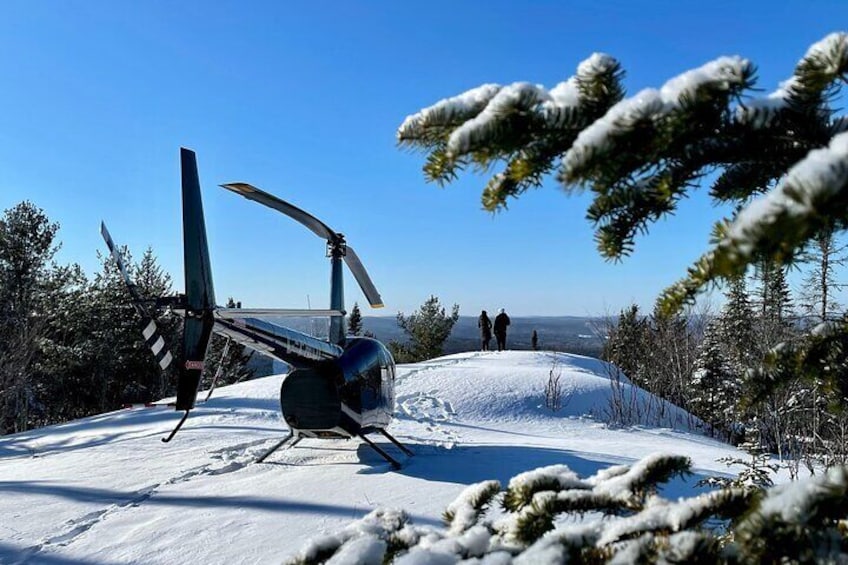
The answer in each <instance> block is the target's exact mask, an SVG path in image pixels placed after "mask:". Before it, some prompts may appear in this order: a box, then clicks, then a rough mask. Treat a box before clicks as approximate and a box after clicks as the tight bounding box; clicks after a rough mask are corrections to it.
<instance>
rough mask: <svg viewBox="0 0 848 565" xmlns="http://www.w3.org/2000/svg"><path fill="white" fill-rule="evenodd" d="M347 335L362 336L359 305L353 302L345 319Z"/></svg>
mask: <svg viewBox="0 0 848 565" xmlns="http://www.w3.org/2000/svg"><path fill="white" fill-rule="evenodd" d="M347 333H348V334H349V335H361V334H362V312H360V311H359V303H357V302H354V303H353V308H352V309H351V311H350V315H349V316H348V319H347Z"/></svg>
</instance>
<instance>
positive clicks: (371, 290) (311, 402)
mask: <svg viewBox="0 0 848 565" xmlns="http://www.w3.org/2000/svg"><path fill="white" fill-rule="evenodd" d="M180 164H181V171H182V201H183V250H184V267H185V294H180V295H177V296H169V297H162V298H160V299H157V300H156V301H155V303H154V304H153V308H155V309H157V310H158V309H162V308H166V309H169V310H170V311H172V312H174V313H176V314H177V315H180V316H182V318H183V320H182V322H183V323H182V347H181V350H180V352H179V354H177V355H176V356H175V355H174V353H173V352H172V351H171V350H170V348H169V347H168V346H167V344H166V342H165V338H164V337H163V336H162V334H161V332H160V331H159V328H158V326H157V325H156V322H155V319H154V318H155V316H154V315H153V314H152V313H151V311H150V306H151V305H150V303H149V302H146V301H145V300H143V299H142V298H141V296H140V294H139V292H138V290H137V288H136V285H135V284H134V283H133V281H132V280H131V278H130V276H129V273H128V271H127V269H126V267H125V265H124V261H123V258H122V257H121V254H120V253H119V251H118V249H117V247H116V246H115V244H114V242H113V240H112V237H111V236H110V234H109V231H108V230H107V229H106V225H105V223H101V226H100V229H101V234H102V235H103V238H104V240H105V241H106V244H107V246H108V247H109V251H110V253H111V255H112V257H113V258H114V260H115V262H116V263H117V265H118V267H119V269H120V272H121V275H122V277H123V279H124V282H125V283H126V286H127V289H128V290H129V293H130V296H131V297H132V303H133V307H134V308H135V310H136V312H137V313H138V315H139V317H140V318H141V330H142V336H143V337H144V340H145V341H146V343H147V345H148V346H149V347H150V349H151V351H152V352H153V355H154V356H155V358H156V360H157V362H158V363H159V365H160V367H161V368H162V370H165V369H167V368H168V367H169V366H170V365H171V363H172V362H174V361H176V362H177V366H176V369H177V398H176V403H175V407H176V410H177V411H184V414H183V416H182V418H181V419H180V421H179V422H178V423H177V425H176V427H175V428H174V429H173V430H172V431H171V433H170V434H169V435H168V436H167V437H164V438H162V441H163V442H166V443H167V442H169V441H171V440H172V439H173V438H174V436H175V435H176V433H177V432H178V431H179V430H180V428H181V427H182V425H183V424H184V423H185V421H186V419H187V418H188V415H189V413H190V412H191V410H192V409H193V408H194V407H195V402H196V400H197V393H198V388H199V386H200V378H201V373H202V372H203V368H204V366H205V358H206V350H207V347H208V345H209V341H210V339H211V336H212V334H213V333H217V334H220V335H222V336H224V337H225V338H226V339H227V347H228V346H229V344H230V343H238V344H242V345H245V346H247V347H249V348H251V349H253V350H255V351H257V352H258V353H260V354H262V355H266V356H269V357H271V358H273V359H277V360H279V361H283V362H285V363H287V364H289V365H290V366H291V367H292V368H293V369H292V370H291V371H290V372H289V373H288V374H287V375H286V376H285V377H284V378H283V381H282V385H281V387H280V406H281V409H282V414H283V418H284V419H285V421H286V424H287V425H288V427H289V433H288V435H287V436H285V437H284V438H283V439H282V440H280V441H279V442H278V443H277V444H275V445H274V446H272V447H271V448H270V449H268V450H267V451H266V452H265V453H263V454H262V455H261V456H260V457H259V458H258V459H257V460H256V461H257V462H262V461H264V460H265V459H266V458H267V457H268V456H269V455H271V454H272V453H274V452H275V451H277V450H278V449H280V448H282V447H285V446H288V447H293V446H294V445H295V444H297V443H298V442H300V441H301V440H302V439H304V438H348V439H350V438H359V439H361V440H362V441H364V442H365V443H367V444H368V445H369V446H370V447H372V448H373V449H374V450H375V451H376V452H377V453H379V454H380V455H381V456H382V457H383V458H384V459H386V460H387V461H388V462H389V463H390V464H391V465H392V466H393V467H394V468H396V469H397V468H399V467H400V464H399V463H398V461H397V460H396V459H395V458H393V457H392V456H390V455H389V454H388V453H387V452H386V451H385V450H384V449H383V448H381V447H380V446H378V445H377V444H375V443H374V442H373V441H372V440H371V439H370V438H369V437H367V435H368V434H372V433H379V434H381V435H383V436H384V437H385V438H386V439H388V440H389V441H390V442H391V443H392V444H394V445H395V446H396V447H398V448H399V449H400V450H401V451H402V452H403V453H405V454H407V455H412V452H411V451H410V450H409V449H408V448H407V447H405V446H404V445H403V444H401V443H400V442H399V441H398V440H397V439H395V438H394V437H393V436H392V435H391V434H389V433H388V431H387V430H386V427H387V426H388V425H389V424H390V423H391V421H392V417H393V413H394V407H395V391H394V387H395V377H396V368H395V362H394V359H393V358H392V355H391V353H390V352H389V350H388V349H387V348H386V347H385V346H384V345H383V344H382V343H380V342H379V341H377V340H376V339H371V338H367V337H353V336H346V335H345V330H344V316H345V312H344V288H343V271H342V262H344V263H345V264H346V265H347V266H348V268H349V269H350V271H351V273H352V274H353V276H354V278H355V279H356V281H357V282H358V283H359V286H360V287H361V288H362V291H363V293H364V294H365V297H366V299H367V300H368V302H369V304H370V305H371V307H373V308H380V307H382V306H383V302H382V299H381V297H380V294H379V293H378V292H377V289H376V287H375V286H374V283H373V282H372V281H371V278H370V277H369V276H368V273H367V271H366V270H365V267H364V266H363V265H362V262H361V261H360V259H359V257H358V256H357V255H356V252H355V251H354V250H353V248H352V247H350V246H349V245H348V244H347V242H346V241H345V238H344V235H342V234H341V233H338V232H336V231H333V230H332V229H330V228H329V227H328V226H327V225H326V224H324V223H323V222H322V221H320V220H319V219H317V218H315V217H314V216H312V215H311V214H309V213H308V212H305V211H303V210H301V209H300V208H297V207H296V206H293V205H292V204H289V203H288V202H285V201H284V200H282V199H280V198H277V197H276V196H273V195H271V194H268V193H267V192H264V191H262V190H260V189H258V188H256V187H254V186H252V185H250V184H247V183H229V184H224V185H221V186H222V187H223V188H225V189H227V190H230V191H232V192H234V193H236V194H239V195H241V196H243V197H245V198H247V199H249V200H253V201H255V202H258V203H260V204H263V205H265V206H267V207H269V208H272V209H274V210H277V211H279V212H281V213H283V214H285V215H286V216H289V217H290V218H292V219H294V220H296V221H297V222H299V223H301V224H303V225H304V226H306V227H307V228H308V229H309V230H311V231H312V232H313V233H315V234H316V235H317V236H318V237H321V238H322V239H324V240H326V242H327V256H328V257H329V258H330V264H331V278H330V283H331V284H330V308H329V309H328V310H311V309H310V310H294V309H246V308H245V309H243V308H222V307H219V306H217V305H216V304H215V291H214V287H213V284H212V268H211V264H210V260H209V248H208V244H207V238H206V225H205V220H204V216H203V201H202V198H201V194H200V181H199V177H198V172H197V160H196V156H195V154H194V152H193V151H191V150H189V149H185V148H182V149H181V150H180ZM268 317H273V318H281V317H282V318H284V317H329V319H330V328H329V337H328V339H327V340H322V339H319V338H316V337H313V336H311V335H308V334H305V333H303V332H300V331H297V330H294V329H292V328H289V327H286V326H282V325H279V324H276V323H271V322H269V321H268V320H266V319H264V318H268ZM214 385H215V383H214V382H213V384H212V389H214ZM212 389H210V392H209V394H210V395H211V392H212ZM207 398H208V396H207Z"/></svg>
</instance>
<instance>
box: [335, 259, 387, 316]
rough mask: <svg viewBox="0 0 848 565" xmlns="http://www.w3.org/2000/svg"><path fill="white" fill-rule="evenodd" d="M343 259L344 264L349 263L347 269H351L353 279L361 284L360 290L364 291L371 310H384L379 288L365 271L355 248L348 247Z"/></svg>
mask: <svg viewBox="0 0 848 565" xmlns="http://www.w3.org/2000/svg"><path fill="white" fill-rule="evenodd" d="M343 258H344V262H345V263H347V267H348V268H349V269H350V272H351V273H353V277H354V278H355V279H356V282H358V283H359V288H361V289H362V292H363V294H365V298H366V299H367V300H368V304H370V305H371V308H382V307H383V299H382V298H380V293H379V292H377V287H375V286H374V283H373V282H371V277H369V276H368V271H366V270H365V266H364V265H363V264H362V261H360V260H359V255H357V254H356V251H354V250H353V247H351V246H350V245H348V246H347V251H346V253H345V255H344V257H343Z"/></svg>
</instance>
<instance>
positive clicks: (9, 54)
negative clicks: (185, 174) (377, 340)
mask: <svg viewBox="0 0 848 565" xmlns="http://www.w3.org/2000/svg"><path fill="white" fill-rule="evenodd" d="M846 22H848V3H846V2H845V1H844V0H839V1H831V2H824V1H821V2H817V1H807V2H791V1H785V2H774V1H770V2H744V3H742V2H709V3H706V2H684V1H678V2H659V1H657V2H649V3H648V2H635V1H632V2H631V1H621V2H563V1H560V2H500V1H495V2H492V1H487V2H483V1H474V2H471V1H469V2H458V1H453V2H449V1H430V2H426V3H412V2H360V3H354V2H345V3H342V2H302V3H301V2H223V1H219V2H214V3H213V2H194V1H180V2H171V1H146V2H115V1H79V0H75V1H67V2H59V1H51V2H33V1H18V0H6V1H4V2H2V3H0V80H2V85H3V86H2V88H0V109H2V111H0V210H5V209H7V208H9V207H11V206H13V205H14V204H16V203H17V202H20V201H21V200H24V199H29V200H31V201H33V202H34V203H35V204H37V205H38V206H40V207H41V208H43V209H44V210H45V212H46V213H47V214H48V215H49V217H50V218H51V219H53V220H54V221H57V222H59V223H60V224H61V230H60V232H59V236H60V239H61V240H62V242H63V248H62V251H61V253H60V256H59V259H60V261H62V262H78V263H80V264H81V265H82V266H83V268H84V269H85V270H86V272H88V273H89V274H91V273H93V272H95V271H96V270H97V269H98V261H97V258H96V251H97V250H98V249H99V250H101V251H103V250H105V246H104V244H103V243H102V241H101V240H100V236H99V233H98V228H99V222H100V220H101V219H104V220H106V222H107V224H108V225H109V227H110V230H111V232H112V235H113V237H114V238H115V240H116V241H117V242H118V243H120V244H127V245H129V247H130V249H131V250H132V251H133V252H134V254H136V255H137V256H138V255H140V254H141V253H142V251H143V250H144V249H145V248H146V247H147V246H152V247H153V249H154V250H155V252H156V253H157V255H158V257H159V260H160V262H161V263H162V265H163V266H164V267H165V268H166V270H168V271H169V272H170V273H172V275H173V276H174V279H175V282H176V287H177V288H179V287H180V286H181V285H182V274H181V268H182V267H181V266H182V255H181V253H182V251H181V247H180V242H181V224H180V196H179V151H178V149H179V147H180V146H186V147H189V148H192V149H194V150H195V151H197V153H198V162H199V166H200V177H201V182H202V184H203V189H204V199H205V207H206V215H207V229H208V230H209V240H210V248H211V252H212V267H213V271H214V276H215V282H216V292H217V294H218V298H219V301H223V300H224V299H225V298H226V297H227V296H234V297H236V298H237V299H240V300H241V301H242V302H243V304H244V305H245V306H267V307H304V306H306V303H307V296H309V297H310V299H311V303H312V306H313V307H324V306H325V305H326V303H327V301H328V294H329V265H328V262H327V260H326V259H325V258H324V244H323V242H322V241H321V240H319V239H317V238H316V237H315V236H314V235H312V234H311V233H310V232H308V231H307V230H306V229H304V228H303V227H301V226H299V225H297V224H295V223H294V222H293V221H291V220H289V219H287V218H285V217H282V216H281V215H279V214H277V213H275V212H273V211H271V210H268V209H265V208H263V207H260V206H259V205H257V204H255V203H252V202H248V201H247V200H244V199H242V198H239V197H238V196H236V195H234V194H231V193H229V192H227V191H224V190H222V189H220V188H217V185H218V184H220V183H223V182H228V181H247V182H251V183H253V184H255V185H257V186H259V187H261V188H263V189H265V190H267V191H269V192H271V193H273V194H276V195H277V196H280V197H281V198H284V199H286V200H288V201H290V202H292V203H293V204H295V205H297V206H299V207H301V208H304V209H306V210H308V211H310V212H312V213H313V214H315V215H316V216H318V217H319V218H321V219H322V220H323V221H324V222H325V223H327V224H329V225H330V226H331V227H333V228H334V229H336V230H338V231H341V232H343V233H345V234H346V236H347V238H348V241H349V242H350V243H351V244H352V245H353V246H354V247H355V249H356V250H357V252H358V254H359V256H360V257H361V258H362V260H363V262H364V263H365V265H366V267H367V268H368V270H369V272H370V273H371V276H372V278H373V279H374V282H375V283H376V285H377V287H378V288H379V289H380V291H381V293H382V295H383V298H384V301H385V303H386V309H384V310H381V311H371V310H369V309H367V308H366V309H365V310H364V314H366V315H369V314H381V315H393V314H394V313H396V312H397V311H404V312H407V313H408V312H411V311H412V310H414V309H415V308H417V307H418V306H419V305H420V304H421V303H422V302H423V301H424V300H425V299H426V298H427V297H428V296H429V295H430V294H436V295H437V296H439V297H440V299H441V300H442V302H443V303H444V304H453V303H458V304H460V306H461V312H462V313H463V314H468V315H476V313H478V312H479V311H480V310H481V309H487V310H494V309H496V308H499V307H505V308H506V309H507V311H508V312H510V313H512V314H516V315H522V314H523V315H565V314H570V315H587V314H599V313H600V314H602V313H606V312H616V311H617V310H618V309H620V308H621V307H623V306H625V305H627V304H628V303H630V302H631V301H635V302H637V303H639V304H640V305H643V306H644V307H647V308H650V307H651V305H652V303H653V300H654V298H655V297H656V295H657V294H658V293H659V292H660V291H661V290H662V289H663V288H664V287H665V286H667V285H668V284H670V283H672V282H674V281H675V280H677V279H678V278H679V277H680V276H681V275H682V274H683V272H684V270H685V268H686V266H688V265H689V264H690V263H691V262H692V261H693V260H694V259H696V258H697V256H698V255H699V254H700V252H701V251H703V250H704V249H705V246H706V243H707V240H708V233H709V228H710V226H711V224H712V223H713V221H714V220H715V219H717V217H718V215H719V213H720V211H719V210H716V209H715V208H713V207H712V205H711V204H710V203H709V201H708V200H707V199H706V198H705V196H704V195H703V194H697V193H696V194H695V195H693V197H692V198H690V199H688V200H687V201H685V202H684V203H683V204H682V206H681V209H680V211H679V212H678V213H677V214H676V215H675V216H674V217H671V218H669V219H668V220H664V221H662V222H660V223H659V224H657V225H655V226H654V227H653V228H652V229H651V233H650V234H649V236H647V237H642V238H640V239H639V240H638V241H637V247H636V252H635V253H634V254H633V255H632V256H631V257H630V258H628V259H626V260H625V261H624V262H623V263H619V264H614V263H607V262H605V261H603V260H602V259H601V258H600V257H599V256H598V254H597V252H596V249H595V245H594V242H593V240H592V233H593V232H592V227H591V225H590V224H589V223H588V222H587V221H586V220H585V219H584V214H585V209H586V206H587V203H588V199H587V198H586V197H566V196H565V195H564V194H563V193H562V191H561V190H560V189H559V188H558V187H557V186H556V183H555V182H554V181H553V180H551V181H550V182H549V183H548V184H547V185H546V186H545V187H543V188H542V189H539V190H536V191H533V192H531V193H528V194H526V195H525V196H524V197H523V198H521V199H520V200H517V201H513V202H512V203H511V205H510V208H509V211H508V212H506V213H501V214H497V215H494V216H493V215H491V214H489V213H487V212H484V211H482V210H481V208H480V192H481V189H482V187H483V185H484V184H485V180H486V179H485V178H484V177H480V176H474V175H466V176H463V177H462V178H461V179H460V180H459V181H458V182H456V183H455V184H453V185H451V186H449V187H447V188H444V189H442V188H438V187H437V186H434V185H429V184H427V183H425V182H424V180H423V176H422V174H421V165H422V164H423V157H422V155H420V154H416V153H410V152H408V151H401V150H399V149H398V148H397V146H396V143H395V130H396V128H397V126H398V125H399V124H400V123H401V122H402V121H403V119H404V117H406V116H407V115H408V114H410V113H414V112H416V111H417V110H419V109H420V108H422V107H424V106H428V105H430V104H432V103H434V102H436V101H437V100H439V99H441V98H444V97H447V96H452V95H455V94H458V93H460V92H462V91H464V90H466V89H468V88H472V87H474V86H477V85H479V84H481V83H484V82H500V83H509V82H513V81H518V80H526V81H531V82H535V83H541V84H544V85H545V86H548V87H552V86H554V85H555V84H556V83H558V82H560V81H562V80H565V79H566V78H568V77H569V76H570V75H571V74H573V72H574V69H575V68H576V66H577V64H578V63H579V62H580V61H581V60H583V59H584V58H585V57H587V56H588V55H590V54H591V53H592V52H595V51H603V52H606V53H609V54H611V55H613V56H615V57H617V58H618V59H619V60H620V61H621V62H622V63H623V65H624V67H625V69H626V70H627V77H626V85H627V88H628V92H630V93H635V92H636V91H638V90H639V89H641V88H644V87H648V86H655V87H656V86H660V85H661V84H662V83H663V82H665V80H667V79H668V78H671V77H672V76H674V75H676V74H678V73H680V72H682V71H685V70H687V69H689V68H692V67H696V66H699V65H701V64H703V63H705V62H707V61H709V60H711V59H713V58H715V57H718V56H720V55H733V54H739V55H742V56H744V57H747V58H749V59H751V60H752V61H753V62H754V63H755V64H757V66H758V68H759V73H758V76H759V82H758V84H759V86H760V87H761V88H763V89H765V90H769V91H770V90H772V89H773V88H775V87H776V86H777V83H778V82H779V81H781V80H783V79H785V78H787V77H788V76H789V75H790V74H791V71H792V68H793V66H794V64H795V62H796V61H797V60H798V59H799V58H800V57H801V56H802V55H803V54H804V52H805V51H806V49H807V47H808V46H809V45H810V44H811V43H813V42H815V41H817V40H818V39H820V38H822V37H824V36H825V35H826V34H827V33H829V32H832V31H838V30H839V28H838V26H839V25H842V26H845V24H846ZM346 291H347V292H346V299H347V300H346V302H347V304H348V307H350V306H352V304H353V302H354V301H355V300H356V301H359V302H360V305H362V304H363V303H364V299H363V297H362V295H361V293H360V291H359V289H358V288H357V287H356V285H355V282H354V281H353V279H352V277H349V276H348V277H347V280H346Z"/></svg>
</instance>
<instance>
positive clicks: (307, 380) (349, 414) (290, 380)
mask: <svg viewBox="0 0 848 565" xmlns="http://www.w3.org/2000/svg"><path fill="white" fill-rule="evenodd" d="M394 385H395V362H394V359H393V358H392V355H391V353H389V351H388V349H386V347H385V346H384V345H383V344H382V343H380V342H379V341H377V340H375V339H370V338H366V337H354V338H349V339H347V341H346V343H345V346H344V352H343V353H342V355H341V356H340V357H338V358H337V359H328V360H325V361H320V362H316V363H314V364H313V365H311V366H309V367H301V368H297V369H294V370H293V371H292V372H291V373H289V374H288V375H286V377H285V378H284V379H283V383H282V385H281V386H280V404H281V408H282V411H283V418H284V419H285V421H286V424H288V426H289V428H291V430H292V431H293V432H297V433H298V434H300V435H304V436H307V437H356V436H359V435H361V434H363V433H368V432H370V431H374V430H381V429H384V428H386V426H388V425H389V423H390V422H391V420H392V413H393V411H394V405H395V397H394V396H395V393H394V388H395V387H394Z"/></svg>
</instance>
